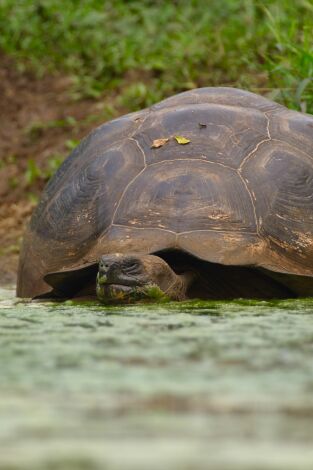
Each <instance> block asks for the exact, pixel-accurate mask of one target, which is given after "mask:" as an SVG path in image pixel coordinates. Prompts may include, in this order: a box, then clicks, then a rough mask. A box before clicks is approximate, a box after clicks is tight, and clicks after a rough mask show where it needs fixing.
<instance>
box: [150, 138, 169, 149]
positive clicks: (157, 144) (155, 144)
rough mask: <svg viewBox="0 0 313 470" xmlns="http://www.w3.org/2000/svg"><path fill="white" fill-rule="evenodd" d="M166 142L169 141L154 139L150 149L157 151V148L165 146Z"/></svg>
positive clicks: (166, 139)
mask: <svg viewBox="0 0 313 470" xmlns="http://www.w3.org/2000/svg"><path fill="white" fill-rule="evenodd" d="M168 141H169V139H168V138H164V139H155V140H154V141H153V142H152V145H151V148H152V149H158V148H159V147H162V146H163V145H164V144H166V142H168Z"/></svg>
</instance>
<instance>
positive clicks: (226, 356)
mask: <svg viewBox="0 0 313 470" xmlns="http://www.w3.org/2000/svg"><path fill="white" fill-rule="evenodd" d="M0 372H1V381H0V468H1V469H11V470H22V469H23V470H28V469H29V470H30V469H31V470H39V469H40V470H45V469H47V470H61V469H62V470H63V469H66V470H67V469H73V470H74V469H75V470H80V469H84V470H85V469H86V470H87V469H88V470H94V469H97V470H98V469H99V470H100V469H101V470H103V469H107V468H108V469H111V468H112V469H120V468H123V469H124V468H125V469H127V470H128V469H136V470H141V469H145V470H146V469H160V468H162V469H165V468H170V469H182V470H184V469H186V470H187V469H188V470H189V469H193V468H200V469H202V468H203V469H207V468H208V467H210V468H213V469H240V470H244V469H251V468H253V469H284V470H288V469H292V470H294V469H297V470H298V469H310V470H311V469H312V468H313V442H312V441H313V299H304V300H284V301H279V302H262V301H260V302H255V301H246V300H245V301H240V300H238V301H233V302H192V303H183V304H178V303H170V304H159V305H148V306H139V305H134V306H128V307H114V308H105V307H103V306H101V305H98V304H96V303H93V304H90V303H89V304H88V303H85V304H75V303H73V302H65V303H54V304H53V303H45V304H42V303H27V302H17V301H16V299H14V292H13V290H8V289H6V290H0Z"/></svg>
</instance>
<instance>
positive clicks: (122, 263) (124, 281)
mask: <svg viewBox="0 0 313 470" xmlns="http://www.w3.org/2000/svg"><path fill="white" fill-rule="evenodd" d="M181 287H182V286H181V279H180V276H177V275H176V274H175V272H174V271H173V270H172V269H171V268H170V266H169V265H168V264H167V263H166V262H165V261H164V260H163V259H162V258H160V257H158V256H154V255H122V254H119V253H116V254H114V255H104V256H102V257H101V258H100V262H99V271H98V275H97V296H98V298H99V300H100V301H101V302H103V303H116V302H118V303H120V302H132V301H136V300H142V299H144V300H149V299H151V300H164V299H168V298H179V292H180V290H181Z"/></svg>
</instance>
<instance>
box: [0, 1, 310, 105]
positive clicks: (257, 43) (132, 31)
mask: <svg viewBox="0 0 313 470" xmlns="http://www.w3.org/2000/svg"><path fill="white" fill-rule="evenodd" d="M0 30H1V32H2V33H1V36H0V48H2V49H3V50H4V51H5V52H6V53H7V54H9V55H12V56H14V57H15V58H16V60H17V63H18V64H19V65H20V66H24V67H25V66H27V67H29V66H31V67H33V68H35V69H36V70H37V71H38V73H43V72H46V71H47V70H48V71H62V73H67V74H70V75H72V76H73V78H74V83H75V90H76V96H78V97H80V96H82V95H88V96H93V97H98V96H100V95H101V94H103V93H104V92H106V93H108V92H110V90H113V89H114V90H116V89H117V90H118V91H119V98H118V100H119V102H120V103H121V104H122V105H123V106H124V107H126V108H127V109H129V110H134V109H138V108H141V107H143V106H147V105H150V104H152V103H153V102H155V101H158V100H160V99H162V98H163V97H165V96H168V95H171V94H173V93H176V92H179V91H183V90H186V89H190V88H194V87H198V86H216V85H227V86H237V87H242V88H246V89H249V90H252V91H256V92H259V93H262V94H265V95H267V96H269V97H270V98H273V99H276V100H278V101H280V102H282V103H284V104H286V105H287V106H290V107H292V108H295V109H300V110H302V111H307V112H312V113H313V41H312V30H313V2H312V0H297V1H295V0H265V1H262V2H261V1H260V2H258V1H254V0H211V1H209V2H208V1H206V0H177V1H165V0H163V1H162V0H159V1H151V0H150V1H149V0H140V1H139V0H133V1H126V0H125V1H122V0H115V1H114V2H111V1H104V0H81V1H80V2H77V1H76V0H67V1H66V2H64V1H63V0H23V1H21V0H20V1H16V0H2V1H1V2H0Z"/></svg>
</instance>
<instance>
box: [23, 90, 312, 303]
mask: <svg viewBox="0 0 313 470" xmlns="http://www.w3.org/2000/svg"><path fill="white" fill-rule="evenodd" d="M312 276H313V117H312V116H310V115H306V114H303V113H299V112H296V111H291V110H288V109H286V108H285V107H284V106H281V105H279V104H277V103H274V102H272V101H269V100H268V99H265V98H263V97H260V96H258V95H256V94H253V93H250V92H246V91H242V90H238V89H233V88H200V89H196V90H192V91H188V92H185V93H181V94H179V95H177V96H173V97H171V98H168V99H165V100H164V101H161V102H160V103H158V104H156V105H154V106H152V107H151V108H148V109H145V110H143V111H139V112H135V113H132V114H128V115H126V116H122V117H120V118H118V119H115V120H113V121H111V122H108V123H106V124H104V125H102V126H100V127H98V128H97V129H95V130H94V131H93V132H92V133H91V134H90V135H89V136H88V137H87V138H85V139H84V140H83V141H82V143H81V144H80V145H79V146H78V147H77V148H76V149H75V150H74V151H73V152H72V154H71V155H70V156H69V157H68V158H67V159H66V160H65V162H64V163H63V165H61V167H60V168H59V170H58V171H57V172H56V174H55V175H54V176H53V178H52V179H51V180H50V181H49V183H48V185H47V187H46V189H45V190H44V192H43V195H42V198H41V201H40V203H39V205H38V207H37V209H36V210H35V212H34V214H33V216H32V219H31V222H30V225H29V227H28V229H27V231H26V234H25V237H24V242H23V247H22V251H21V257H20V264H19V272H18V284H17V295H18V296H19V297H32V298H45V297H52V298H53V297H55V298H71V297H81V296H84V295H88V296H89V295H96V294H97V295H98V297H99V298H100V299H101V300H102V301H104V302H110V301H119V300H120V301H129V300H132V299H147V300H148V299H149V297H150V296H151V297H153V296H155V295H156V293H158V292H159V293H161V294H164V295H166V296H168V297H169V298H172V299H185V298H221V299H223V298H235V297H253V298H275V297H276V298H277V297H290V296H291V297H293V296H299V295H300V296H303V295H311V294H313V277H312Z"/></svg>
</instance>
